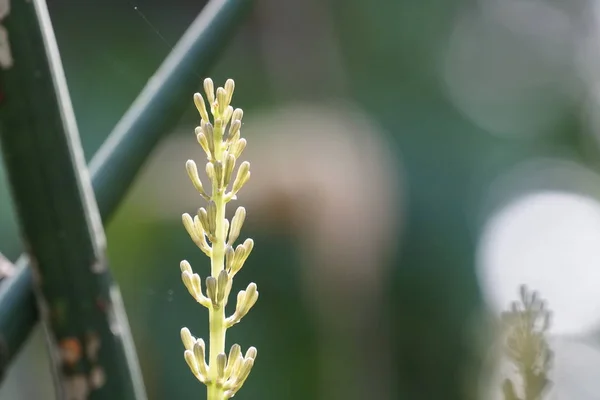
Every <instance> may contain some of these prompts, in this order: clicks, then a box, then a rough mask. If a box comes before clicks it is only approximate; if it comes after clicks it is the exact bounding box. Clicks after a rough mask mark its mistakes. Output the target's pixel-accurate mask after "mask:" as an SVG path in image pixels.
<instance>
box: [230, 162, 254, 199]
mask: <svg viewBox="0 0 600 400" xmlns="http://www.w3.org/2000/svg"><path fill="white" fill-rule="evenodd" d="M248 179H250V163H249V162H248V161H244V162H243V163H242V164H241V165H240V167H239V168H238V172H237V175H236V177H235V181H233V187H232V191H233V193H237V192H238V191H239V190H240V189H241V188H242V186H244V184H245V183H246V182H248Z"/></svg>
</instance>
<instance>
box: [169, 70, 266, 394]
mask: <svg viewBox="0 0 600 400" xmlns="http://www.w3.org/2000/svg"><path fill="white" fill-rule="evenodd" d="M233 90H234V82H233V80H231V79H229V80H227V82H226V83H225V85H224V87H219V88H217V90H216V91H215V90H214V85H213V81H212V80H211V79H210V78H207V79H206V80H205V81H204V91H205V93H206V99H207V101H208V104H209V107H208V108H207V106H206V103H205V101H204V98H203V97H202V95H201V94H200V93H196V94H195V95H194V103H195V105H196V108H197V109H198V112H199V113H200V118H201V121H200V126H199V127H197V128H196V138H197V140H198V143H199V144H200V146H202V149H203V150H204V152H205V153H206V157H207V163H206V175H207V176H208V178H209V180H210V182H211V191H210V193H209V192H208V191H207V190H206V189H205V187H204V185H203V184H202V181H201V179H200V176H199V174H198V168H197V166H196V163H195V162H194V161H192V160H188V161H187V163H186V169H187V172H188V175H189V177H190V180H191V181H192V184H193V185H194V187H195V188H196V190H197V191H198V193H199V194H200V196H201V197H202V198H204V199H205V200H206V201H207V203H208V204H207V206H206V208H204V207H201V208H199V209H198V212H197V214H196V215H195V216H194V217H192V216H191V215H189V214H183V216H182V221H183V225H184V227H185V229H186V231H187V232H188V234H189V235H190V237H191V239H192V241H193V242H194V243H195V244H196V245H197V246H198V248H200V250H202V252H204V254H206V255H207V256H208V257H209V258H210V259H211V274H210V276H208V277H207V278H206V280H205V293H204V292H203V290H202V280H201V278H200V276H199V275H198V274H196V273H194V272H193V271H192V267H191V265H190V263H189V262H187V261H185V260H184V261H181V264H180V267H181V278H182V280H183V283H184V285H185V287H186V288H187V289H188V291H189V293H190V294H191V295H192V297H193V298H194V299H195V300H196V301H197V302H198V303H200V304H202V305H203V306H204V307H206V308H207V309H208V310H209V325H210V342H209V343H210V346H209V363H208V364H207V362H206V357H205V353H206V351H205V349H206V346H205V342H204V340H202V339H199V338H195V337H194V336H192V334H191V333H190V331H189V330H188V329H187V328H183V329H182V330H181V339H182V341H183V345H184V347H185V352H184V357H185V360H186V362H187V363H188V365H189V367H190V369H191V371H192V373H193V374H194V376H195V377H196V378H197V379H198V380H199V381H200V382H202V383H204V384H205V385H206V386H207V390H208V400H224V399H228V398H231V397H233V396H234V395H235V393H236V392H237V391H238V390H239V389H240V388H241V386H242V385H243V383H244V381H245V380H246V378H247V377H248V374H249V373H250V370H251V369H252V366H253V365H254V359H255V358H256V348H254V347H250V348H249V349H248V351H247V352H246V354H245V356H242V351H241V348H240V346H239V345H237V344H234V345H233V346H232V347H231V350H230V351H229V355H226V354H225V332H226V330H227V329H228V328H230V327H231V326H233V325H235V324H237V323H238V322H239V321H240V320H241V319H242V318H243V317H244V316H245V315H246V314H247V313H248V311H250V309H251V308H252V306H254V304H255V303H256V300H257V299H258V291H257V288H256V284H255V283H250V284H249V285H248V287H247V288H246V290H242V291H240V292H239V293H238V296H237V304H236V308H235V312H234V313H233V314H232V315H231V316H229V317H226V316H225V306H226V305H227V301H228V298H229V294H230V292H231V286H232V282H233V277H234V276H235V275H236V274H237V273H238V272H239V271H240V269H241V268H242V267H243V266H244V263H245V261H246V259H247V258H248V256H249V255H250V252H251V251H252V248H253V247H254V242H253V241H252V239H246V240H245V241H244V242H243V243H242V244H238V245H237V247H234V244H235V242H236V240H237V239H238V237H239V236H240V231H241V229H242V225H243V224H244V220H245V219H246V210H245V209H244V207H239V208H238V209H237V210H236V212H235V215H234V216H233V218H232V219H231V222H230V221H229V220H228V219H227V218H225V208H226V205H227V203H229V202H230V201H232V200H236V199H237V193H238V192H239V191H240V189H241V188H242V187H243V186H244V184H245V183H246V182H247V181H248V179H249V178H250V164H249V163H248V162H247V161H244V162H242V163H241V164H240V165H239V167H238V168H237V173H236V174H235V178H233V175H234V170H235V168H236V163H237V160H238V159H239V157H240V156H241V154H242V152H243V151H244V149H245V148H246V140H245V139H243V138H241V137H240V134H241V125H242V122H241V121H242V117H243V111H242V110H241V109H239V108H238V109H233V107H232V106H231V105H230V103H231V98H232V96H233ZM209 111H210V113H211V114H212V116H213V121H214V123H211V122H210V119H209Z"/></svg>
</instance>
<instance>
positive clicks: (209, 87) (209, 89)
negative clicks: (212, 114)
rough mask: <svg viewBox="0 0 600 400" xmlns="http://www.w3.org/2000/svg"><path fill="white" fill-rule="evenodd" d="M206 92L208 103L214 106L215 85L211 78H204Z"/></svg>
mask: <svg viewBox="0 0 600 400" xmlns="http://www.w3.org/2000/svg"><path fill="white" fill-rule="evenodd" d="M204 93H206V98H207V100H208V103H209V104H211V107H212V104H213V103H214V102H215V85H214V83H213V81H212V79H210V78H206V79H205V80H204Z"/></svg>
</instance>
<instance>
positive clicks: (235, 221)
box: [227, 207, 246, 246]
mask: <svg viewBox="0 0 600 400" xmlns="http://www.w3.org/2000/svg"><path fill="white" fill-rule="evenodd" d="M245 219H246V209H245V208H244V207H238V209H237V210H236V211H235V215H234V216H233V218H232V219H231V229H230V230H229V240H228V241H227V244H228V245H229V246H232V245H233V243H234V242H235V241H236V240H237V238H238V237H239V236H240V232H241V230H242V226H243V225H244V220H245Z"/></svg>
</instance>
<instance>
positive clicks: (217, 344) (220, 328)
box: [207, 144, 227, 400]
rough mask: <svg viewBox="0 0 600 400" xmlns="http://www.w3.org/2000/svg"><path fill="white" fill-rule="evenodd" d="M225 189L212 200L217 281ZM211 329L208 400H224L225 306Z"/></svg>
mask: <svg viewBox="0 0 600 400" xmlns="http://www.w3.org/2000/svg"><path fill="white" fill-rule="evenodd" d="M215 153H216V154H215V158H216V159H217V160H219V159H222V155H223V148H222V146H221V145H220V144H217V145H216V146H215ZM224 192H225V188H223V187H222V186H221V185H219V184H216V185H214V186H213V197H212V200H213V201H214V202H215V205H216V206H217V207H216V208H217V217H216V226H215V228H216V229H215V242H214V243H213V246H212V257H211V274H212V276H213V277H214V278H215V279H217V278H218V276H219V273H220V272H221V271H222V270H223V269H224V268H225V242H226V241H227V237H226V236H227V232H226V231H225V206H226V201H225V196H224ZM209 329H210V341H209V343H210V347H209V354H210V355H209V371H208V375H209V381H210V383H209V384H208V386H207V399H208V400H224V398H225V396H224V393H225V391H224V390H223V388H222V387H221V386H218V385H217V380H218V372H217V356H218V355H219V354H221V353H225V332H226V331H227V328H226V326H225V305H224V304H222V305H220V306H219V307H218V308H216V307H211V308H210V310H209Z"/></svg>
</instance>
